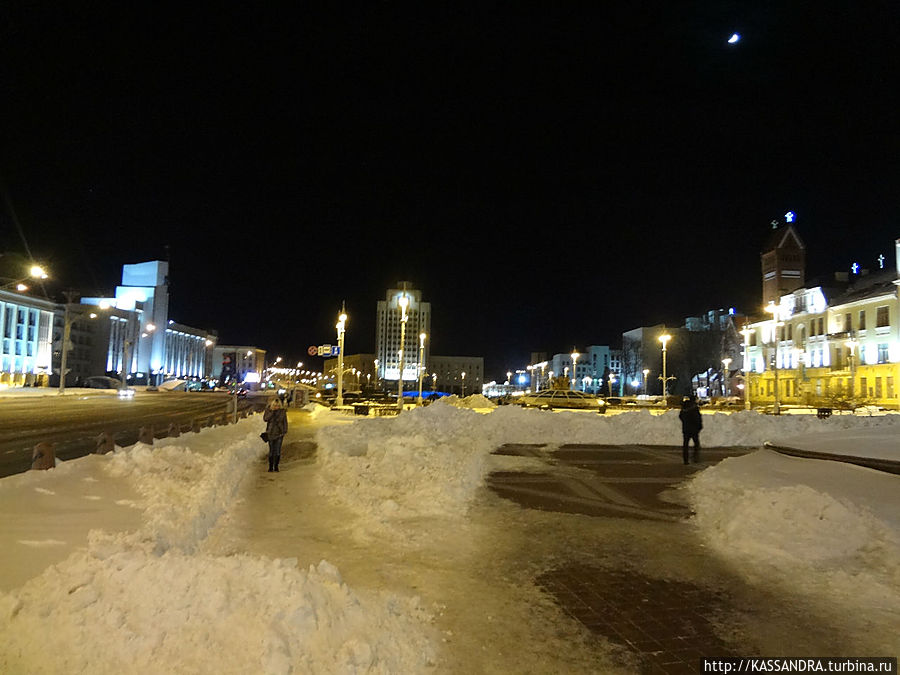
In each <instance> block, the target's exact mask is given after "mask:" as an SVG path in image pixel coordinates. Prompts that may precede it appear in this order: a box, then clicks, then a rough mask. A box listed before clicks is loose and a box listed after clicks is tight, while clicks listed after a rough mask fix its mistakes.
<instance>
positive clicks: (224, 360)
mask: <svg viewBox="0 0 900 675" xmlns="http://www.w3.org/2000/svg"><path fill="white" fill-rule="evenodd" d="M265 369H266V350H265V349H260V348H259V347H254V346H252V345H215V346H214V347H213V349H212V373H211V374H210V376H211V377H213V378H214V379H217V380H219V384H221V385H223V386H224V385H226V384H232V383H235V382H237V383H239V384H244V383H246V384H249V385H257V386H258V385H259V383H260V382H261V381H262V378H263V373H264V371H265Z"/></svg>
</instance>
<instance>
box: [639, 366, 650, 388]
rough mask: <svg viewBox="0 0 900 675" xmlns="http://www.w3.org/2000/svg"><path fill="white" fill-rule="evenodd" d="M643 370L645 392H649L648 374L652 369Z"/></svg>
mask: <svg viewBox="0 0 900 675" xmlns="http://www.w3.org/2000/svg"><path fill="white" fill-rule="evenodd" d="M641 372H642V373H643V374H644V394H647V393H648V392H647V376H648V375H649V374H650V369H649V368H644V370H642V371H641Z"/></svg>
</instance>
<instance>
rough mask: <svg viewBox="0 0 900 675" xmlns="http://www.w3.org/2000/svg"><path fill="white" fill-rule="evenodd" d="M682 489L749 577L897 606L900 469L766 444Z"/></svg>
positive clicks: (858, 603) (854, 601)
mask: <svg viewBox="0 0 900 675" xmlns="http://www.w3.org/2000/svg"><path fill="white" fill-rule="evenodd" d="M862 439H864V436H860V440H862ZM684 489H685V491H686V493H687V496H688V499H689V501H690V503H691V505H692V507H693V509H694V511H695V513H696V515H695V516H694V518H693V519H692V522H693V523H694V524H695V525H696V527H697V528H698V531H699V533H700V535H701V537H702V538H703V539H704V540H705V541H706V542H707V544H708V545H709V546H711V547H712V548H713V549H714V550H715V551H716V552H717V553H718V554H719V555H721V556H722V557H723V558H726V559H728V560H730V561H731V562H732V563H734V564H735V565H736V566H737V567H738V568H739V569H741V570H742V571H743V572H744V573H745V575H746V576H747V577H748V578H750V579H751V580H755V581H758V582H759V583H763V584H766V585H769V584H770V582H771V581H772V580H773V579H774V580H779V579H780V580H788V583H789V585H790V587H791V589H792V590H795V591H797V590H798V591H800V592H802V593H805V594H807V595H808V596H810V597H813V598H819V599H823V598H824V599H827V598H832V599H833V598H840V599H841V606H844V607H846V603H850V604H851V605H852V606H855V608H856V609H858V610H859V611H860V612H872V611H876V610H882V611H886V612H888V613H893V614H894V615H895V616H896V614H897V613H900V476H896V475H892V474H887V473H883V472H877V471H873V470H871V469H865V468H862V467H858V466H854V465H851V464H845V463H842V462H832V461H820V460H808V459H797V458H793V457H785V456H783V455H779V454H777V453H774V452H771V451H768V450H762V451H758V452H754V453H751V454H749V455H744V456H742V457H735V458H730V459H726V460H724V461H722V462H720V463H719V464H717V465H715V466H713V467H710V468H709V469H706V470H705V471H702V472H700V473H699V474H697V475H696V476H695V477H694V478H693V479H692V480H691V481H690V482H689V483H688V484H687V485H686V486H685V488H684Z"/></svg>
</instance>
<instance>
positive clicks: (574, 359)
mask: <svg viewBox="0 0 900 675" xmlns="http://www.w3.org/2000/svg"><path fill="white" fill-rule="evenodd" d="M579 356H581V354H579V353H578V352H576V351H575V347H572V390H573V391H574V390H575V389H577V388H578V384H577V383H578V375H577V374H576V373H575V365H576V363H577V362H578V357H579Z"/></svg>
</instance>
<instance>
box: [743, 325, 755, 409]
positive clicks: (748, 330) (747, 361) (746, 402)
mask: <svg viewBox="0 0 900 675" xmlns="http://www.w3.org/2000/svg"><path fill="white" fill-rule="evenodd" d="M741 335H743V336H744V368H743V371H744V387H743V389H744V410H750V370H751V369H750V336H751V335H753V330H752V329H751V328H750V327H749V326H744V328H743V329H742V330H741Z"/></svg>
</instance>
